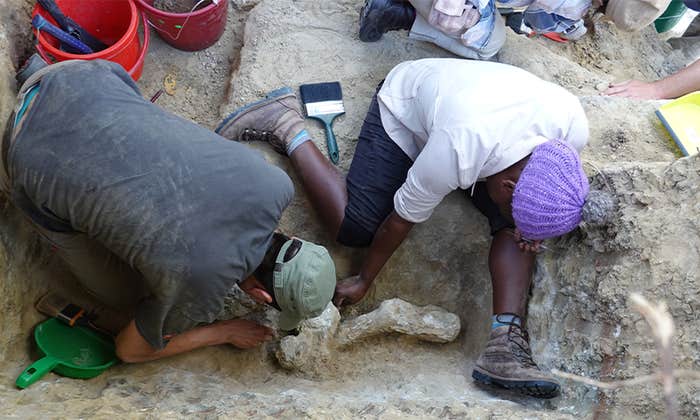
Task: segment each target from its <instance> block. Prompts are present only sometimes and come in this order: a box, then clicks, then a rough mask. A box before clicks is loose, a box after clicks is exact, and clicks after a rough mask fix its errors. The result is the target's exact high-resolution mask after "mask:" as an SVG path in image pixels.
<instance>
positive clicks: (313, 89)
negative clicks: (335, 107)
mask: <svg viewBox="0 0 700 420" xmlns="http://www.w3.org/2000/svg"><path fill="white" fill-rule="evenodd" d="M299 91H300V93H301V101H302V102H303V103H304V104H308V103H311V102H326V101H342V100H343V91H342V89H341V88H340V83H339V82H327V83H311V84H307V85H301V86H300V87H299Z"/></svg>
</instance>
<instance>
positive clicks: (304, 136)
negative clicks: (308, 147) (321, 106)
mask: <svg viewBox="0 0 700 420" xmlns="http://www.w3.org/2000/svg"><path fill="white" fill-rule="evenodd" d="M309 140H311V137H309V133H308V132H307V131H306V129H304V130H301V131H300V132H299V134H297V135H296V136H294V138H293V139H292V141H290V142H289V144H288V145H287V156H291V155H292V152H293V151H294V149H296V148H297V147H299V146H301V145H302V144H304V143H306V142H307V141H309Z"/></svg>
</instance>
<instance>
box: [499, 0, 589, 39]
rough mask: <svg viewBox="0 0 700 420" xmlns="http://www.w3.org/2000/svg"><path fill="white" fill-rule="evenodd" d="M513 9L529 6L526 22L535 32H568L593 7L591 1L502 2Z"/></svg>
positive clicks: (525, 15)
mask: <svg viewBox="0 0 700 420" xmlns="http://www.w3.org/2000/svg"><path fill="white" fill-rule="evenodd" d="M499 3H501V4H503V5H506V6H511V7H523V6H528V7H527V9H525V13H524V20H525V23H526V24H527V26H529V27H530V28H532V29H533V30H534V31H535V32H538V33H544V32H558V33H563V32H566V30H567V29H569V28H571V27H572V26H573V25H574V24H575V23H576V22H578V21H579V20H580V19H581V17H583V15H584V14H585V13H586V11H587V10H588V9H589V8H590V7H591V0H500V1H499Z"/></svg>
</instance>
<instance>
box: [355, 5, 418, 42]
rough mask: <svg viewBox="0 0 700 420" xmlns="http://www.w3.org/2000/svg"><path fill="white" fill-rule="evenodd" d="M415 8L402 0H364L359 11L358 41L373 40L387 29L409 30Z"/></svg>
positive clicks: (387, 30)
mask: <svg viewBox="0 0 700 420" xmlns="http://www.w3.org/2000/svg"><path fill="white" fill-rule="evenodd" d="M414 20H416V9H414V8H413V6H411V4H410V3H408V2H407V1H403V0H365V5H364V7H362V10H361V11H360V32H359V36H360V41H363V42H375V41H379V39H380V38H381V37H382V35H384V34H385V33H387V32H389V31H398V30H400V29H405V30H409V29H411V26H413V21H414Z"/></svg>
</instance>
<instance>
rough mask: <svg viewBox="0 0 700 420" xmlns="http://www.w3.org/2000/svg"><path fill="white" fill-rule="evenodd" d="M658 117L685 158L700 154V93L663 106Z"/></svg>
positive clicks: (658, 111)
mask: <svg viewBox="0 0 700 420" xmlns="http://www.w3.org/2000/svg"><path fill="white" fill-rule="evenodd" d="M656 115H657V116H658V117H659V119H660V120H661V122H662V123H663V124H664V126H665V127H666V130H668V132H669V134H671V137H673V140H674V141H675V142H676V144H677V145H678V147H679V148H680V149H681V152H683V155H684V156H689V155H694V154H696V153H700V91H698V92H693V93H689V94H687V95H685V96H682V97H680V98H678V99H676V100H674V101H671V102H669V103H666V104H664V105H662V106H661V107H659V109H658V110H657V111H656Z"/></svg>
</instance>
